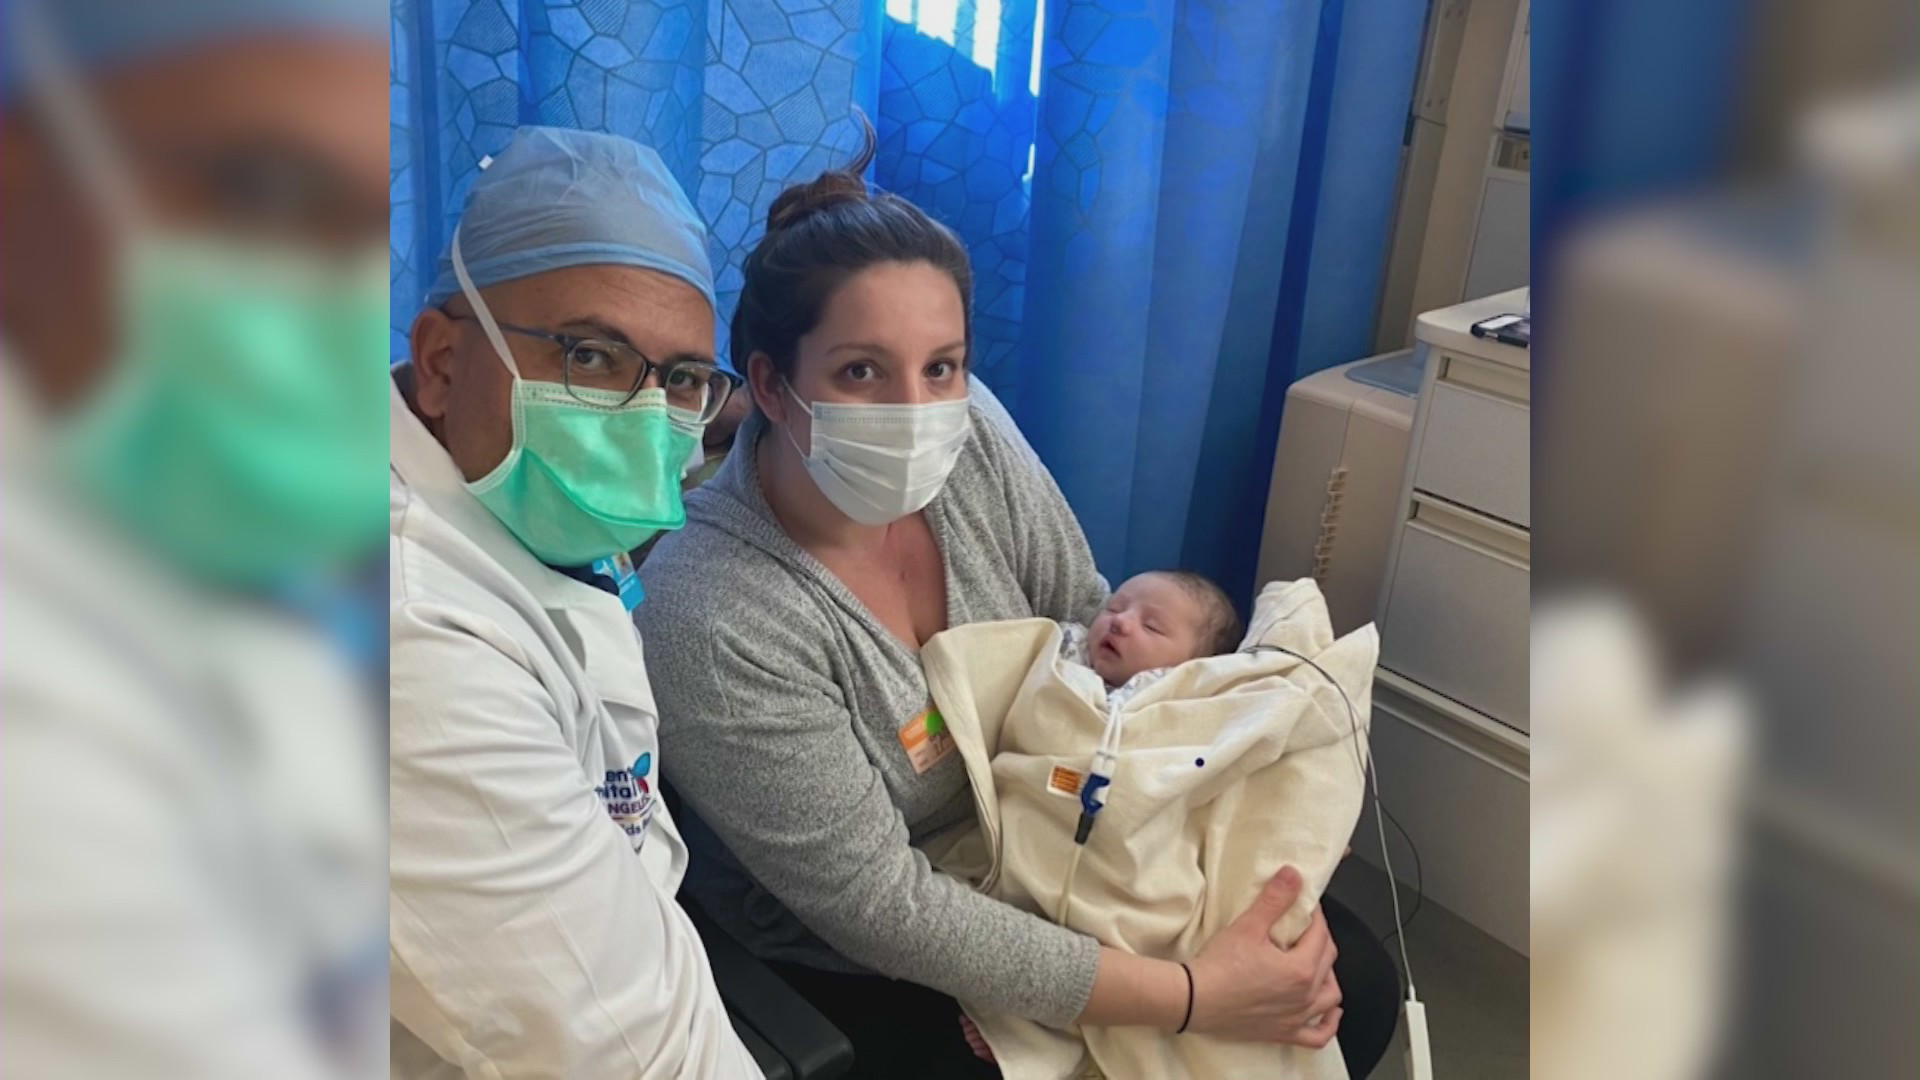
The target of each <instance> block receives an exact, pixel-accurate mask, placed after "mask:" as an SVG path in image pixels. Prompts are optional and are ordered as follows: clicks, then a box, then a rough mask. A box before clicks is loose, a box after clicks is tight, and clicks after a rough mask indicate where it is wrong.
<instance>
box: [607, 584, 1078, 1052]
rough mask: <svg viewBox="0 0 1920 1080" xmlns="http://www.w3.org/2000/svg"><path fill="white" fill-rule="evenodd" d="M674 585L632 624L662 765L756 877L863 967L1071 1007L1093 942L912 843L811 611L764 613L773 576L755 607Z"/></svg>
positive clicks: (951, 988)
mask: <svg viewBox="0 0 1920 1080" xmlns="http://www.w3.org/2000/svg"><path fill="white" fill-rule="evenodd" d="M677 591H678V590H674V589H671V588H665V589H662V590H659V591H651V594H650V595H649V597H648V600H647V604H646V605H643V609H644V608H645V607H648V606H654V605H659V604H662V602H664V603H665V604H666V605H668V606H667V607H664V608H663V607H657V606H656V607H654V610H653V611H651V612H648V613H647V616H646V618H645V620H644V621H643V624H642V630H643V632H644V633H645V635H646V638H647V645H648V649H647V652H648V657H649V663H648V671H649V673H650V675H651V676H652V679H653V688H654V695H655V698H656V700H657V701H658V703H659V706H660V711H661V716H662V718H663V719H662V723H661V730H660V737H661V760H662V764H663V766H664V768H665V771H666V776H667V780H668V781H669V782H670V783H671V784H672V785H673V786H674V788H675V789H676V790H677V791H678V792H679V794H680V796H681V797H682V798H684V799H685V800H686V801H687V803H688V804H689V805H690V806H691V807H692V808H693V809H694V811H695V812H696V813H697V814H698V815H699V816H700V817H701V818H702V819H703V820H704V821H705V822H706V823H707V824H708V825H710V826H711V827H712V828H713V830H714V831H715V832H716V833H717V834H718V835H719V837H720V839H721V840H722V841H723V842H724V843H725V844H726V845H727V848H728V849H729V850H730V851H731V852H732V853H733V854H734V856H735V857H737V858H738V859H739V860H740V862H741V863H742V864H743V865H744V866H745V867H746V868H747V870H748V871H749V872H751V873H752V874H753V876H754V877H755V879H756V880H758V881H759V882H760V883H761V884H762V885H763V886H764V887H765V888H766V889H767V890H768V891H770V892H771V893H772V894H773V895H774V896H775V897H777V898H778V899H779V900H780V901H781V902H782V903H783V904H785V905H786V906H787V907H788V908H789V909H790V910H792V911H793V913H794V914H795V915H797V916H798V917H799V918H800V920H801V921H802V922H804V923H805V924H806V925H807V926H808V928H809V929H811V930H812V931H813V932H814V933H816V934H818V935H819V936H820V938H821V939H822V940H824V941H825V942H826V943H827V944H828V945H830V946H832V947H833V948H834V949H835V950H836V951H838V952H839V953H840V954H841V955H843V956H845V957H847V958H848V959H850V960H853V961H855V962H857V963H859V964H862V965H865V966H867V967H870V968H873V969H874V970H876V971H880V972H883V973H885V974H887V975H890V976H893V977H895V978H901V979H907V980H910V981H912V982H916V983H919V984H921V985H924V986H930V987H933V988H935V989H937V990H940V991H943V992H945V993H948V994H952V995H953V996H955V997H959V998H962V999H964V1000H967V1001H969V1002H973V1003H977V1004H979V1005H982V1006H985V1007H987V1008H992V1009H996V1010H999V1011H1003V1012H1008V1013H1013V1014H1016V1015H1020V1016H1028V1017H1032V1018H1034V1019H1036V1020H1039V1021H1041V1022H1043V1023H1049V1024H1053V1025H1055V1026H1059V1025H1064V1024H1066V1023H1068V1022H1070V1021H1071V1020H1072V1019H1073V1018H1074V1017H1075V1016H1076V1015H1078V1014H1079V1013H1080V1011H1081V1009H1082V1007H1083V1006H1084V1004H1085V1002H1086V998H1087V994H1088V993H1089V991H1090V989H1091V987H1092V986H1093V984H1094V976H1095V969H1096V967H1097V965H1098V962H1099V945H1098V944H1097V943H1096V942H1094V941H1093V940H1092V939H1091V938H1088V937H1085V936H1083V935H1080V934H1077V933H1074V932H1073V931H1071V930H1067V929H1065V928H1062V927H1059V926H1055V925H1053V924H1052V923H1049V922H1046V921H1045V920H1042V919H1039V918H1037V917H1035V916H1032V915H1029V914H1027V913H1025V912H1022V911H1019V910H1017V909H1015V908H1012V907H1009V906H1007V905H1005V904H1002V903H1000V902H999V901H997V900H993V899H991V898H989V897H985V896H982V895H979V894H978V893H975V892H974V891H973V890H971V889H969V888H967V887H966V886H965V885H963V884H962V883H961V882H959V881H957V880H955V879H954V878H951V877H949V876H947V875H946V874H943V873H940V872H938V871H936V870H934V869H933V867H932V866H931V865H930V864H929V863H928V861H927V858H926V856H925V855H923V854H921V853H920V852H919V851H918V850H916V849H915V848H913V847H912V845H911V844H910V843H909V838H908V832H907V827H906V823H905V821H904V820H903V819H902V818H901V815H900V812H899V811H898V810H897V809H896V808H895V807H894V804H893V802H892V799H891V797H890V796H889V794H888V791H887V788H886V785H885V783H884V782H883V781H882V778H881V775H880V773H879V772H878V771H877V770H876V769H875V768H874V767H873V765H872V764H871V763H870V762H869V760H868V758H867V752H866V750H865V748H864V747H863V746H862V745H861V743H860V741H859V739H858V738H857V737H856V735H855V734H854V731H853V728H852V721H851V718H850V715H849V713H848V710H847V709H846V707H845V705H844V704H843V703H842V699H841V697H840V693H841V692H840V690H839V688H838V687H837V686H836V685H835V684H834V683H833V681H832V680H831V679H830V678H829V677H828V676H827V675H826V674H824V673H825V672H826V671H827V670H829V669H828V660H827V658H826V656H825V655H824V651H825V650H824V648H823V647H822V645H821V643H820V641H819V640H818V639H819V637H820V630H819V627H818V625H817V621H816V620H812V619H808V618H805V617H804V616H803V615H801V614H799V613H795V612H785V611H780V610H773V611H769V610H766V604H767V603H768V602H769V601H770V600H771V598H773V597H775V596H776V595H777V593H776V591H775V590H771V589H768V590H765V591H763V592H762V593H760V594H759V596H758V597H757V598H753V599H752V601H751V602H752V604H753V605H754V606H755V608H756V610H752V611H747V610H745V607H744V605H746V604H748V603H749V598H744V597H740V596H739V595H738V594H737V593H736V594H735V595H734V596H733V597H732V600H733V601H734V602H733V603H729V602H728V598H727V597H725V596H724V595H721V596H715V595H711V594H709V595H706V596H702V597H696V596H693V595H685V596H677V595H675V593H676V592H677ZM682 601H684V602H685V603H684V605H683V604H682V603H681V602H682ZM696 601H699V606H698V608H697V609H696V608H695V604H696ZM775 602H777V601H775ZM736 605H741V606H738V607H736ZM674 607H682V608H683V610H679V611H673V610H671V609H672V608H674ZM748 639H751V640H750V641H749V640H748Z"/></svg>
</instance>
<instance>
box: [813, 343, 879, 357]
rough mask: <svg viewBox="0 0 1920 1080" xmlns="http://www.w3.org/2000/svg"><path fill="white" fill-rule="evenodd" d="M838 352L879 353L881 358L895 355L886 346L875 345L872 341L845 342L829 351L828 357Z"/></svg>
mask: <svg viewBox="0 0 1920 1080" xmlns="http://www.w3.org/2000/svg"><path fill="white" fill-rule="evenodd" d="M837 352H864V353H879V354H880V355H881V356H892V355H893V350H892V349H889V348H887V347H886V346H885V345H879V344H875V343H873V342H870V341H843V342H841V343H840V344H838V345H835V346H834V347H833V348H831V349H828V350H827V355H828V356H832V355H833V354H834V353H837Z"/></svg>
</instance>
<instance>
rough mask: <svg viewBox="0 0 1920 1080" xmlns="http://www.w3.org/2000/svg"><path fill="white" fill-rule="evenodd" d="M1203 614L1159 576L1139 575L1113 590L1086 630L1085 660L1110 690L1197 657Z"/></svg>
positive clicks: (1186, 595)
mask: <svg viewBox="0 0 1920 1080" xmlns="http://www.w3.org/2000/svg"><path fill="white" fill-rule="evenodd" d="M1205 628H1206V610H1205V608H1203V607H1202V606H1201V604H1200V601H1198V600H1196V599H1194V598H1193V595H1192V594H1191V593H1189V592H1187V590H1186V589H1184V588H1181V587H1180V585H1179V583H1177V582H1174V581H1172V580H1170V579H1168V578H1166V577H1164V576H1162V575H1160V574H1141V575H1140V576H1138V577H1135V578H1131V579H1129V580H1128V581H1127V583H1126V584H1124V585H1122V586H1120V587H1119V588H1118V589H1116V590H1114V593H1113V597H1112V599H1110V600H1108V601H1107V607H1106V610H1104V611H1102V612H1101V613H1100V615H1099V617H1098V618H1096V619H1094V620H1093V625H1092V626H1091V627H1089V628H1088V630H1087V658H1088V661H1089V662H1090V663H1092V665H1093V670H1095V671H1097V672H1099V673H1100V677H1101V678H1102V679H1105V680H1106V681H1107V685H1109V686H1119V685H1120V684H1121V683H1124V682H1126V681H1127V680H1128V679H1131V678H1133V677H1134V676H1135V675H1138V674H1139V673H1141V672H1143V671H1151V670H1153V669H1154V668H1163V667H1172V666H1173V665H1175V664H1178V663H1181V662H1182V661H1185V660H1191V659H1193V658H1194V657H1196V656H1200V655H1201V654H1202V653H1203V652H1204V651H1205V650H1204V647H1203V645H1202V639H1203V635H1204V633H1205Z"/></svg>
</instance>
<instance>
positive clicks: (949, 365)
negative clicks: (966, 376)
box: [927, 360, 960, 379]
mask: <svg viewBox="0 0 1920 1080" xmlns="http://www.w3.org/2000/svg"><path fill="white" fill-rule="evenodd" d="M959 370H960V365H958V364H956V363H954V362H953V361H951V360H935V361H934V362H933V363H931V364H929V365H927V377H928V378H930V379H951V378H953V375H954V373H955V372H957V371H959Z"/></svg>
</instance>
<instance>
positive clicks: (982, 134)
mask: <svg viewBox="0 0 1920 1080" xmlns="http://www.w3.org/2000/svg"><path fill="white" fill-rule="evenodd" d="M1425 13H1426V3H1425V0H1366V2H1361V0H645V2H630V0H394V7H393V52H392V56H393V60H392V63H393V98H392V110H393V111H392V118H391V120H392V143H393V145H392V185H393V191H392V198H393V234H392V245H393V252H392V257H393V316H394V317H393V341H392V348H393V354H394V355H395V356H396V357H397V356H402V355H404V354H405V351H406V332H407V327H408V325H409V324H410V323H411V321H412V317H413V314H414V313H415V311H416V310H417V308H418V306H419V302H420V297H421V295H422V294H423V293H424V291H425V288H426V286H427V284H428V282H429V281H430V280H431V278H432V275H433V262H434V260H435V259H436V258H437V257H438V255H439V252H440V251H441V250H442V249H443V248H444V247H445V245H446V240H447V236H448V235H449V233H450V232H451V230H452V227H453V224H454V222H455V221H456V220H457V217H458V213H459V209H460V206H461V204H462V201H463V200H464V198H465V195H466V192H467V190H468V188H469V187H470V185H471V184H472V181H473V178H474V176H475V175H476V174H477V172H478V169H479V163H480V161H481V160H482V159H483V158H484V156H485V155H487V154H489V153H492V152H495V151H497V150H499V149H500V148H501V146H503V145H504V143H505V141H506V139H507V137H508V135H509V133H510V132H511V131H512V130H513V128H514V127H515V126H517V125H519V124H523V123H541V124H558V125H567V126H575V127H583V128H591V129H594V130H602V131H611V132H616V133H619V134H623V135H628V136H631V137H633V138H635V139H637V140H640V141H642V142H646V143H648V144H650V145H652V146H654V147H656V148H657V149H658V150H659V151H660V153H661V156H662V157H663V158H665V160H666V162H667V164H668V165H669V167H670V168H672V169H673V171H674V173H675V175H676V176H678V177H679V179H680V181H681V183H682V184H683V185H684V186H685V188H686V190H687V192H688V194H689V195H690V196H691V197H692V198H693V200H694V202H695V204H696V205H697V206H698V207H699V208H700V211H701V213H702V214H703V215H704V216H705V218H706V220H707V222H708V224H709V226H710V227H711V230H712V235H711V240H710V245H711V252H712V255H713V261H714V266H715V271H716V274H717V276H718V292H719V300H720V306H721V309H720V312H719V315H720V321H721V324H722V334H723V335H724V333H725V329H724V326H725V322H726V320H727V318H728V317H729V316H730V315H731V313H732V306H733V302H734V299H735V298H736V297H737V296H738V295H739V288H740V270H739V267H740V264H741V262H742V260H743V258H744V257H745V255H746V253H747V251H748V250H750V249H751V247H752V245H753V243H754V242H755V241H756V240H757V239H758V237H759V235H760V231H761V228H762V226H763V222H764V219H765V214H766V208H767V206H768V205H769V204H770V203H771V202H772V200H773V198H774V196H775V195H776V194H778V193H779V191H780V190H781V189H782V188H784V187H785V186H786V185H788V184H790V183H794V182H797V181H801V180H806V179H810V178H811V177H813V176H814V175H817V174H818V173H819V172H820V171H821V170H822V169H824V168H826V167H829V166H832V165H837V164H840V163H842V162H844V161H845V160H846V159H847V158H848V156H849V155H850V154H851V153H852V152H853V151H854V150H855V149H856V148H857V146H858V143H859V135H858V128H857V121H856V120H854V118H853V114H854V110H855V109H856V108H857V109H859V110H861V111H864V112H865V113H866V114H867V115H868V116H869V117H871V118H873V121H874V124H875V127H876V129H877V130H878V133H879V137H880V146H879V154H878V157H877V159H876V161H875V164H874V166H873V172H872V177H871V179H872V181H873V182H874V183H875V184H876V185H877V186H879V187H882V188H885V189H887V190H890V191H895V192H898V193H899V194H901V195H903V196H905V197H907V198H910V199H912V200H913V201H914V202H916V203H917V204H919V205H920V206H922V207H924V208H926V209H927V210H928V211H929V212H930V213H932V214H934V215H935V216H936V217H938V218H939V219H940V220H942V221H944V222H945V223H946V224H948V225H949V226H951V227H952V228H953V229H954V230H955V231H956V232H958V233H959V235H960V236H961V238H962V239H963V240H964V241H965V242H966V244H967V247H968V250H969V252H970V254H971V257H972V260H973V266H974V274H975V296H974V336H975V342H976V352H975V356H974V364H975V370H976V372H977V373H978V374H979V375H980V376H981V378H983V379H984V380H985V381H986V382H987V383H988V384H989V385H990V386H992V387H993V388H994V389H995V390H996V391H997V392H998V393H999V394H1000V395H1001V396H1002V398H1003V399H1005V400H1006V401H1007V403H1008V405H1009V406H1010V407H1011V408H1012V409H1013V410H1014V414H1015V416H1016V417H1017V418H1018V419H1019V421H1020V423H1021V426H1022V428H1023V429H1024V430H1025V431H1026V432H1027V434H1028V436H1029V438H1030V439H1031V441H1032V442H1033V444H1034V446H1035V448H1036V449H1037V450H1039V452H1040V454H1041V455H1042V457H1043V458H1044V459H1045V460H1046V461H1047V463H1048V465H1049V467H1050V468H1051V469H1052V470H1053V472H1054V475H1055V476H1056V477H1057V478H1058V480H1059V481H1060V485H1061V488H1062V489H1063V490H1064V491H1065V492H1066V494H1067V497H1068V499H1069V501H1070V502H1071V503H1072V504H1073V507H1074V510H1075V512H1076V514H1078V515H1079V517H1080V520H1081V522H1082V524H1083V525H1084V526H1085V528H1086V531H1087V535H1088V539H1089V540H1090V541H1091V542H1092V544H1093V548H1094V554H1095V556H1096V558H1097V559H1098V560H1099V563H1100V566H1101V568H1102V570H1104V571H1105V572H1106V573H1107V574H1108V575H1109V576H1111V577H1115V578H1116V579H1117V578H1118V577H1120V576H1124V575H1126V574H1129V573H1132V572H1135V571H1137V570H1140V569H1145V568H1149V567H1155V566H1174V565H1179V566H1186V567H1189V568H1192V569H1196V570H1199V571H1201V572H1204V573H1209V574H1212V575H1214V576H1216V577H1218V578H1220V579H1221V580H1222V583H1223V584H1225V585H1227V586H1228V588H1229V590H1230V591H1232V592H1234V593H1235V594H1237V595H1239V596H1241V597H1242V598H1244V597H1245V596H1246V595H1247V593H1248V590H1249V588H1250V586H1251V585H1252V574H1253V565H1254V558H1255V551H1256V549H1257V546H1258V542H1259V527H1260V522H1261V517H1262V507H1263V504H1264V500H1265V494H1266V479H1267V476H1268V475H1269V473H1270V471H1271V466H1272V453H1273V447H1274V444H1275V438H1276V435H1277V426H1278V422H1279V403H1280V401H1281V399H1282V396H1283V395H1284V392H1285V388H1286V386H1287V385H1288V384H1289V383H1290V382H1292V381H1293V380H1294V379H1295V378H1298V377H1299V376H1301V375H1305V374H1309V373H1311V372H1312V371H1315V370H1318V369H1319V368H1322V367H1326V366H1329V365H1331V364H1336V363H1341V362H1344V361H1346V360H1351V359H1355V358H1357V357H1359V356H1361V355H1364V353H1365V350H1366V343H1367V341H1368V340H1369V339H1370V337H1371V326H1372V322H1373V316H1374V307H1375V305H1376V303H1377V299H1378V290H1379V283H1380V278H1381V273H1382V266H1383V260H1384V255H1385V250H1386V244H1387V230H1388V227H1389V225H1390V220H1391V216H1392V207H1393V194H1394V190H1395V185H1396V182H1397V177H1398V163H1399V154H1400V149H1401V138H1402V133H1403V130H1404V126H1405V120H1406V115H1407V108H1408V102H1409V98H1410V96H1411V92H1412V82H1413V74H1414V68H1415V66H1416V62H1417V54H1418V46H1419V42H1420V35H1421V29H1422V23H1423V20H1424V18H1425ZM720 347H721V353H722V355H724V354H725V342H724V340H723V341H722V342H721V343H720Z"/></svg>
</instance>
